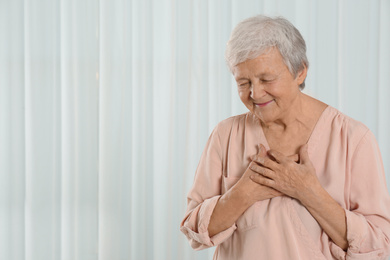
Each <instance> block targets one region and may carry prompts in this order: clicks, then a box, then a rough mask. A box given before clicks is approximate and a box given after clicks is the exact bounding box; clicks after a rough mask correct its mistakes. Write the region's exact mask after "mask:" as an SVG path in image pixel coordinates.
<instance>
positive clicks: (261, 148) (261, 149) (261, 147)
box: [259, 144, 263, 152]
mask: <svg viewBox="0 0 390 260" xmlns="http://www.w3.org/2000/svg"><path fill="white" fill-rule="evenodd" d="M259 147H260V148H259V150H260V152H262V151H263V146H262V145H261V144H259Z"/></svg>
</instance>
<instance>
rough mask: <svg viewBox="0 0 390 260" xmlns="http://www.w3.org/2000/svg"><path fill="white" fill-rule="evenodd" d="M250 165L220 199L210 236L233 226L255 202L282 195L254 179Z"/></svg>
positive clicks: (209, 229)
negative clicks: (251, 177) (252, 178)
mask: <svg viewBox="0 0 390 260" xmlns="http://www.w3.org/2000/svg"><path fill="white" fill-rule="evenodd" d="M259 156H261V155H259ZM251 164H252V163H251ZM250 167H251V165H250V166H249V167H248V169H247V170H246V171H245V173H244V175H243V176H242V177H241V179H240V180H239V181H238V182H237V183H236V184H235V185H234V186H233V187H232V188H231V189H230V190H228V191H227V192H226V193H225V194H224V195H222V196H221V198H220V199H219V200H218V202H217V205H216V206H215V208H214V211H213V213H212V215H211V218H210V224H209V227H208V231H209V235H210V237H212V236H214V235H215V234H217V233H219V232H221V231H223V230H225V229H227V228H229V227H231V226H232V225H233V224H234V223H235V222H236V221H237V219H238V218H239V217H240V216H241V215H242V214H243V213H244V212H245V211H246V210H247V209H248V208H249V207H250V206H251V205H252V204H253V203H255V202H257V201H261V200H266V199H270V198H273V197H277V196H280V195H282V193H280V192H278V191H276V190H274V189H272V188H269V187H267V186H264V185H259V184H258V183H255V182H254V181H252V180H251V179H250V176H251V175H253V174H254V173H255V172H253V171H252V170H251V169H250Z"/></svg>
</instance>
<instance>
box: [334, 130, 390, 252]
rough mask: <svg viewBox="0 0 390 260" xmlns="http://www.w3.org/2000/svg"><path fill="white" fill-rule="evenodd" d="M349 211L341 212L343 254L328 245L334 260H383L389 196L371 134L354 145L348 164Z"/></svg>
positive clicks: (389, 244) (389, 230)
mask: <svg viewBox="0 0 390 260" xmlns="http://www.w3.org/2000/svg"><path fill="white" fill-rule="evenodd" d="M350 166H351V168H350V194H349V204H350V208H349V210H345V213H346V223H347V240H348V243H349V247H348V250H347V252H344V251H343V250H342V249H341V248H338V247H337V246H336V245H334V244H332V245H331V250H332V253H333V254H334V255H335V256H336V257H337V258H338V259H346V260H353V259H385V258H386V256H387V255H389V252H390V241H389V238H390V196H389V193H388V191H387V188H386V180H385V175H384V168H383V164H382V159H381V155H380V152H379V148H378V144H377V142H376V140H375V137H374V135H373V134H372V132H371V131H369V130H368V131H367V133H366V134H365V135H364V136H363V138H362V139H361V140H360V142H359V143H358V145H357V147H356V149H355V151H354V153H353V155H352V159H351V164H350Z"/></svg>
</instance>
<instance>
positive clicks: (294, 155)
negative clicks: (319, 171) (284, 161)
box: [287, 154, 299, 163]
mask: <svg viewBox="0 0 390 260" xmlns="http://www.w3.org/2000/svg"><path fill="white" fill-rule="evenodd" d="M287 158H288V159H290V160H292V161H294V162H296V163H297V162H299V154H293V155H289V156H287Z"/></svg>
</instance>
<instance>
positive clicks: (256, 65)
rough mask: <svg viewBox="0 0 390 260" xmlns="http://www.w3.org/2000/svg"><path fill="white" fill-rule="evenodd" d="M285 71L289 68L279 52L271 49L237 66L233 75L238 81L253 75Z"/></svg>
mask: <svg viewBox="0 0 390 260" xmlns="http://www.w3.org/2000/svg"><path fill="white" fill-rule="evenodd" d="M285 69H287V66H286V65H285V64H284V61H283V57H282V55H281V54H280V52H279V50H278V49H277V48H271V49H270V50H269V51H266V52H265V53H263V54H261V55H259V56H257V57H256V58H254V59H251V60H246V61H244V62H241V63H239V64H237V65H236V66H235V67H234V68H233V75H234V77H235V78H236V80H237V79H239V78H241V77H250V76H253V75H260V74H274V73H280V72H281V71H283V70H285Z"/></svg>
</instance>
